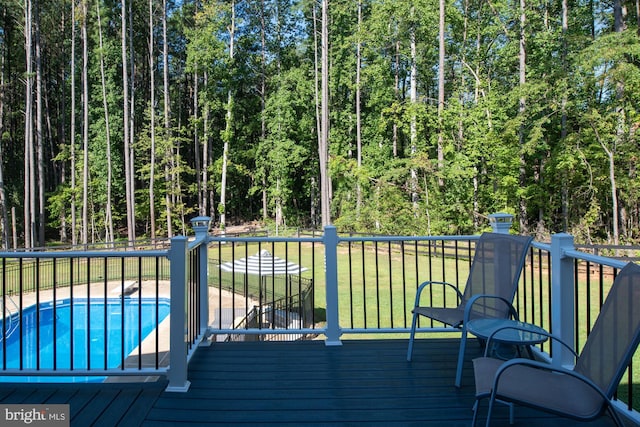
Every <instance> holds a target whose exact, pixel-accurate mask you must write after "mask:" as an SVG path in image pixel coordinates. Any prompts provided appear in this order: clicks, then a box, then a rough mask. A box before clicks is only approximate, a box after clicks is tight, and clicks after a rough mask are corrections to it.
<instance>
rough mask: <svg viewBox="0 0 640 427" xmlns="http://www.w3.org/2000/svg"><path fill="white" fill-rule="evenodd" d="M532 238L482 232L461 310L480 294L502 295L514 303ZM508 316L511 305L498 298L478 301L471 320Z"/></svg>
mask: <svg viewBox="0 0 640 427" xmlns="http://www.w3.org/2000/svg"><path fill="white" fill-rule="evenodd" d="M532 239H533V237H531V236H516V235H511V234H502V233H483V234H482V235H481V236H480V238H479V239H478V241H477V243H476V249H475V254H474V256H473V261H472V262H471V267H470V271H469V278H468V279H467V284H466V286H465V288H464V294H463V301H462V304H461V305H460V307H464V304H466V302H467V301H468V300H469V299H470V298H471V297H473V296H474V295H477V294H486V295H494V296H499V297H502V298H504V299H505V300H507V301H509V302H510V303H511V302H513V298H514V296H515V294H516V290H517V288H518V282H519V280H520V274H521V273H522V267H523V266H524V262H525V259H526V256H527V250H528V248H529V244H530V243H531V240H532ZM508 316H509V310H508V306H507V305H505V304H504V303H503V302H500V301H498V300H496V299H482V300H479V301H478V302H477V303H476V304H474V305H473V312H472V313H471V318H474V317H499V318H502V317H508Z"/></svg>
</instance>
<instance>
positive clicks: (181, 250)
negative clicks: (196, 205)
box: [166, 236, 191, 392]
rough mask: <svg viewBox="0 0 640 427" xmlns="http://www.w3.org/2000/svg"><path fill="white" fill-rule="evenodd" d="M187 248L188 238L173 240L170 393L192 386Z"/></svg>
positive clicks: (171, 257) (180, 237)
mask: <svg viewBox="0 0 640 427" xmlns="http://www.w3.org/2000/svg"><path fill="white" fill-rule="evenodd" d="M187 247H188V241H187V238H186V237H184V236H177V237H174V238H172V239H171V249H170V250H169V263H170V265H171V281H170V282H171V314H170V316H171V328H170V330H169V352H170V365H169V372H168V374H167V377H168V379H169V385H167V389H166V391H176V392H186V391H187V390H189V386H190V385H191V383H190V382H189V380H188V379H187V368H188V366H187V351H188V348H187V313H186V303H187V302H186V293H187Z"/></svg>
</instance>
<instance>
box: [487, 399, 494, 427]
mask: <svg viewBox="0 0 640 427" xmlns="http://www.w3.org/2000/svg"><path fill="white" fill-rule="evenodd" d="M495 401H496V397H495V396H494V395H493V393H492V394H491V397H490V398H489V409H488V410H487V423H486V424H485V426H486V427H491V412H492V411H493V404H494V403H495Z"/></svg>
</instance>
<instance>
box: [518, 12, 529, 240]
mask: <svg viewBox="0 0 640 427" xmlns="http://www.w3.org/2000/svg"><path fill="white" fill-rule="evenodd" d="M526 6H527V4H526V0H520V50H519V54H518V58H519V83H520V87H521V88H523V87H524V85H525V84H526V82H527V55H526V53H527V52H526V39H525V30H526V23H527V15H526ZM526 106H527V100H526V98H525V97H524V96H523V95H522V96H521V97H520V102H519V107H518V113H519V114H520V115H521V116H523V115H524V113H525V110H526ZM518 144H519V147H520V171H519V184H520V189H521V190H524V187H525V186H526V183H527V176H526V175H527V168H526V158H525V154H524V144H525V135H524V123H523V124H521V125H520V127H519V129H518ZM518 208H519V217H520V233H522V234H527V233H528V231H529V230H528V229H529V222H528V219H527V199H526V197H524V196H520V198H519V200H518Z"/></svg>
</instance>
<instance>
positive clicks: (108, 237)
mask: <svg viewBox="0 0 640 427" xmlns="http://www.w3.org/2000/svg"><path fill="white" fill-rule="evenodd" d="M96 12H97V16H98V41H99V44H100V81H101V84H102V107H103V109H104V127H105V134H104V135H105V139H106V143H107V147H106V148H107V200H106V206H105V207H106V209H105V241H106V242H113V241H114V240H115V236H114V235H113V212H112V207H111V185H112V181H113V170H112V165H111V129H110V124H109V107H108V103H107V83H106V77H105V70H104V53H103V52H104V50H103V43H102V19H101V16H100V4H99V3H96Z"/></svg>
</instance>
